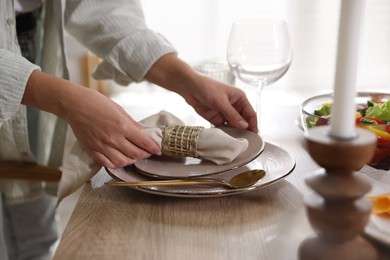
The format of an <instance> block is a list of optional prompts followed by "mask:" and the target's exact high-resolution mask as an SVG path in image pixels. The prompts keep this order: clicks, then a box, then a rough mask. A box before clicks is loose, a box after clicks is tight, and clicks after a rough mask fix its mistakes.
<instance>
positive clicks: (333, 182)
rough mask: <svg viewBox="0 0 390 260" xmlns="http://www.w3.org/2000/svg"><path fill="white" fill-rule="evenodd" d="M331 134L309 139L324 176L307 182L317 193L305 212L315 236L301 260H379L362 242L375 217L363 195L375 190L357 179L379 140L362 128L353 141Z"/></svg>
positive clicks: (320, 130)
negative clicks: (372, 217)
mask: <svg viewBox="0 0 390 260" xmlns="http://www.w3.org/2000/svg"><path fill="white" fill-rule="evenodd" d="M329 130H330V129H329V126H321V127H315V128H312V129H310V130H309V131H308V132H307V133H306V136H305V138H306V142H307V148H308V151H309V153H310V155H311V157H312V158H313V159H314V160H315V161H316V162H317V163H318V164H319V165H320V166H321V167H323V168H324V169H325V171H324V173H323V174H319V175H316V176H313V177H310V178H308V179H307V180H306V183H307V185H309V186H310V187H311V188H312V189H313V190H314V191H315V192H316V194H313V195H312V196H309V197H307V198H306V199H305V206H306V209H307V215H308V218H309V222H310V224H311V226H312V227H313V229H314V230H315V232H316V233H317V236H316V237H314V238H308V239H306V240H304V241H303V242H302V243H301V245H300V247H299V251H298V256H299V259H301V260H313V259H316V260H321V259H326V260H329V259H332V260H338V259H340V260H345V259H354V260H356V259H362V260H363V259H364V260H371V259H378V253H377V251H376V249H375V248H374V247H373V246H372V245H371V244H370V243H369V242H368V241H367V240H365V239H364V238H363V237H361V234H362V232H363V230H364V228H365V225H366V224H367V222H368V220H369V216H370V211H371V202H370V201H369V200H368V199H367V198H365V196H364V195H365V194H366V193H367V192H368V191H369V190H370V189H371V185H370V183H368V182H367V181H365V180H364V179H362V178H361V177H359V176H356V175H355V174H354V172H355V171H357V170H359V169H360V168H361V167H363V166H364V165H365V164H366V163H368V162H369V161H370V160H371V158H372V157H373V155H374V152H375V147H376V136H375V135H374V134H373V133H371V132H369V131H368V130H364V129H360V128H358V129H356V133H357V136H356V137H355V138H353V139H351V140H340V139H336V138H332V137H330V136H329V135H328V133H329Z"/></svg>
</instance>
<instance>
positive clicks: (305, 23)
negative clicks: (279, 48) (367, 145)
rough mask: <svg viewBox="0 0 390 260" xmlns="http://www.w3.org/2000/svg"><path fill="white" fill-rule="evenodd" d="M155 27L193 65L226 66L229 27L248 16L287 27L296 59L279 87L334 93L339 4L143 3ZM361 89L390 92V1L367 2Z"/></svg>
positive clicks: (278, 0)
mask: <svg viewBox="0 0 390 260" xmlns="http://www.w3.org/2000/svg"><path fill="white" fill-rule="evenodd" d="M141 2H142V4H143V6H144V12H145V17H146V21H147V23H148V25H149V27H150V28H152V29H153V30H155V31H158V32H160V33H162V34H163V35H164V36H165V37H166V38H167V39H168V40H169V41H171V42H172V43H173V45H174V46H175V47H176V48H177V49H178V51H179V55H180V56H181V57H182V58H183V59H184V60H186V61H188V62H189V63H192V64H195V63H198V62H201V61H206V60H220V61H224V62H225V61H226V58H225V51H226V46H227V39H228V35H229V31H230V25H231V24H232V22H233V21H234V20H235V19H238V18H249V17H263V18H281V19H284V20H286V21H287V22H288V24H289V29H290V35H291V39H292V44H293V48H294V58H293V63H292V65H291V68H290V70H289V71H288V72H287V74H286V75H285V76H284V77H283V78H282V79H281V80H280V81H278V82H276V83H275V85H280V86H283V87H291V88H296V89H300V88H320V89H324V90H328V91H331V90H332V89H333V83H334V82H333V81H334V74H335V65H336V50H337V36H338V22H339V11H340V3H341V2H340V0H328V1H324V0H310V1H309V0H141ZM358 75H359V76H358V79H357V83H358V86H357V87H358V89H364V90H370V89H376V88H386V87H390V1H388V0H370V1H368V0H366V8H365V17H364V26H363V28H362V34H361V44H360V56H359V73H358Z"/></svg>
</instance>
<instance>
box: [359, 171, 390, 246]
mask: <svg viewBox="0 0 390 260" xmlns="http://www.w3.org/2000/svg"><path fill="white" fill-rule="evenodd" d="M386 174H388V173H386ZM366 178H367V180H368V181H369V182H370V183H371V185H372V189H371V191H370V192H369V195H381V194H386V193H389V192H390V185H388V184H387V183H383V182H380V181H378V180H375V179H373V178H369V177H366ZM364 232H365V233H366V235H368V236H369V237H371V238H372V239H375V240H376V241H378V242H381V243H383V244H385V245H388V246H390V219H389V218H384V217H379V216H377V215H374V214H371V216H370V221H369V222H368V224H367V226H366V228H365V230H364Z"/></svg>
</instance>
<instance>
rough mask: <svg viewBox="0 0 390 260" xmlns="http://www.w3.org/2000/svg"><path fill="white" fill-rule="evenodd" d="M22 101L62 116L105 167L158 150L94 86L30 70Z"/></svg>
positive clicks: (112, 166) (125, 115) (147, 137)
mask: <svg viewBox="0 0 390 260" xmlns="http://www.w3.org/2000/svg"><path fill="white" fill-rule="evenodd" d="M22 103H23V104H25V105H29V106H33V107H36V108H38V109H41V110H44V111H47V112H51V113H53V114H56V115H57V116H59V117H61V118H64V119H65V120H66V121H67V122H68V123H69V125H70V126H71V128H72V130H73V132H74V134H75V136H76V138H77V139H78V141H79V142H80V143H81V145H82V146H83V147H84V149H86V151H87V152H88V153H89V155H90V156H91V157H92V158H94V160H95V161H96V162H98V163H99V164H101V165H103V166H105V167H108V168H116V167H123V166H126V165H129V164H133V163H134V162H135V161H136V160H139V159H143V158H147V157H149V156H151V155H152V154H160V153H161V152H160V148H159V146H158V145H157V144H156V143H155V142H154V141H153V140H152V139H151V138H150V137H149V136H147V135H145V134H144V133H143V132H142V131H141V129H142V126H141V125H140V124H139V123H138V122H136V121H134V120H133V119H132V118H131V117H130V116H129V115H128V114H127V113H126V111H124V110H123V108H122V107H120V106H119V105H118V104H116V103H115V102H114V101H112V100H111V99H109V98H108V97H106V96H104V95H102V94H101V93H99V92H97V91H95V90H92V89H88V88H85V87H82V86H79V85H76V84H74V83H71V82H69V81H67V80H63V79H60V78H56V77H53V76H50V75H47V74H44V73H42V72H39V71H34V72H33V73H32V74H31V76H30V79H29V81H28V83H27V86H26V90H25V93H24V96H23V99H22Z"/></svg>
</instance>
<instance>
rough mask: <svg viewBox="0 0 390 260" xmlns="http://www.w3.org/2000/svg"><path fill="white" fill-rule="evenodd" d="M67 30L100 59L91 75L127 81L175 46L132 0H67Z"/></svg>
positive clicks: (136, 78)
mask: <svg viewBox="0 0 390 260" xmlns="http://www.w3.org/2000/svg"><path fill="white" fill-rule="evenodd" d="M66 4H67V6H66V10H65V26H66V29H67V31H68V32H69V33H70V34H71V35H73V36H74V37H75V38H76V39H78V40H79V41H80V42H81V43H82V44H83V45H85V46H86V47H87V48H88V49H90V50H91V51H92V52H94V53H95V54H97V55H98V56H99V57H101V58H102V59H103V61H102V63H101V64H99V66H98V67H97V69H96V71H95V73H94V77H95V78H97V79H114V80H115V81H116V82H117V83H119V84H122V85H128V84H129V83H131V82H133V81H135V82H139V81H141V80H143V78H144V76H145V74H146V73H147V71H148V70H149V69H150V67H151V66H152V65H153V64H154V63H155V62H156V61H157V60H158V59H159V58H160V57H162V56H163V55H165V54H168V53H175V52H176V50H175V49H174V47H173V46H172V45H171V44H170V43H169V42H168V41H167V40H166V39H165V38H164V37H163V36H162V35H160V34H159V33H156V32H154V31H152V30H150V29H148V28H147V26H146V24H145V20H144V16H143V12H142V9H141V7H140V5H139V3H138V1H134V0H111V1H106V0H100V1H96V0H67V1H66Z"/></svg>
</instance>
